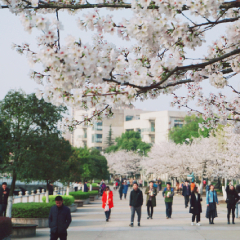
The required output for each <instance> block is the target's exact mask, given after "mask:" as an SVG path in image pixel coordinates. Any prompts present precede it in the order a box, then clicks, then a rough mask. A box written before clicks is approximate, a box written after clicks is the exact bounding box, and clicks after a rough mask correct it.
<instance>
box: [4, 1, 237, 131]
mask: <svg viewBox="0 0 240 240" xmlns="http://www.w3.org/2000/svg"><path fill="white" fill-rule="evenodd" d="M0 7H1V8H2V11H3V10H4V9H8V10H9V11H10V12H12V13H13V14H16V15H18V16H19V19H20V21H21V22H22V24H23V28H24V29H25V30H26V31H28V32H29V33H31V32H32V29H33V28H36V29H37V30H39V36H38V38H37V45H38V48H37V49H36V50H34V49H32V47H30V46H29V44H28V43H25V44H22V45H20V44H19V43H15V44H14V45H13V48H15V49H16V50H17V51H18V52H19V53H21V54H22V53H25V54H26V56H27V58H28V60H29V62H30V64H31V66H33V67H34V66H35V64H36V63H40V64H41V65H42V71H41V72H39V71H36V70H33V71H32V73H31V78H33V79H34V80H35V81H36V82H37V83H39V84H41V85H43V89H44V90H38V91H37V93H36V94H37V96H38V97H39V98H41V97H43V98H44V99H45V100H46V101H49V102H52V103H54V104H55V105H66V106H70V107H74V108H75V109H89V108H91V107H94V109H95V110H94V111H93V112H92V114H91V115H86V116H85V117H84V119H83V120H82V121H75V120H73V119H67V120H66V123H65V124H66V125H67V126H68V127H74V126H76V125H78V124H80V123H82V122H85V123H88V122H91V121H92V120H100V119H101V118H102V117H103V116H106V117H110V116H112V114H113V113H112V110H111V109H112V107H116V106H118V105H121V104H123V103H125V104H130V103H132V102H134V101H135V100H136V99H141V100H145V99H148V98H151V99H155V98H157V97H159V96H160V95H162V94H174V101H173V103H172V104H173V105H175V106H178V107H181V106H184V107H188V108H190V107H189V101H190V100H192V99H197V104H198V105H199V106H200V107H201V108H202V111H199V113H200V114H203V117H204V118H205V119H206V120H207V119H208V117H210V118H211V120H209V121H207V123H206V126H208V125H210V124H211V125H214V124H217V123H218V122H220V123H222V124H226V122H227V121H228V120H233V122H238V121H239V113H240V109H239V107H240V101H239V92H238V91H237V90H236V89H235V88H234V87H233V86H232V85H231V84H230V83H229V81H230V78H231V77H233V76H236V75H238V74H239V72H240V65H239V59H240V48H239V45H240V42H239V34H240V30H239V29H240V28H239V24H240V20H239V18H240V13H239V11H240V10H239V7H240V2H239V1H232V2H227V1H224V0H194V1H193V0H168V1H165V0H157V1H151V0H147V1H144V0H132V1H131V2H130V3H127V2H125V1H123V0H118V1H115V0H114V1H113V0H108V1H106V0H97V1H94V2H88V1H85V0H81V1H68V0H62V1H55V0H0ZM101 8H104V9H107V10H109V11H116V10H119V9H129V10H131V12H132V13H131V14H128V16H126V14H124V13H123V12H122V13H123V14H122V15H123V19H122V21H121V22H119V23H118V22H116V20H115V18H114V16H113V15H110V14H107V15H105V16H102V15H101V14H100V12H99V9H101ZM62 11H67V12H69V13H70V14H78V13H79V15H80V17H79V19H78V20H77V24H78V26H79V28H80V30H86V31H92V36H93V43H92V45H91V44H89V43H84V42H82V41H81V40H78V39H76V38H75V37H74V36H69V37H68V38H67V39H66V41H65V42H63V41H62V40H61V39H60V35H61V34H60V33H61V30H62V29H63V23H62V22H61V21H60V19H59V13H60V12H62ZM49 14H50V15H49ZM52 14H55V15H56V17H55V19H53V20H52V19H51V17H52ZM219 25H220V26H225V25H227V28H226V29H227V30H226V32H224V31H223V33H222V36H221V37H220V38H217V39H215V41H214V43H213V44H212V43H210V42H209V44H208V45H209V48H208V51H206V49H203V50H202V51H203V52H202V53H203V54H202V55H199V56H197V55H196V57H195V58H194V59H190V57H189V50H190V51H191V50H197V49H201V47H202V45H203V43H205V42H206V41H207V42H208V39H207V38H206V32H211V31H212V30H213V29H214V28H215V27H216V26H219ZM109 33H110V34H115V35H116V36H118V37H119V39H121V40H123V41H132V42H133V46H132V47H130V48H126V47H121V46H119V45H118V43H117V41H116V42H114V43H113V42H109V41H108V40H107V34H109ZM205 51H206V52H205ZM206 80H207V81H209V82H210V84H211V85H212V86H214V87H216V89H222V88H227V87H228V88H231V89H232V90H233V93H234V94H235V97H234V98H232V99H228V98H227V96H226V95H224V94H223V93H219V94H213V93H212V94H210V96H209V97H207V96H205V94H204V93H205V90H204V89H202V88H201V85H200V84H201V83H202V82H203V81H206ZM186 84H187V88H188V90H189V93H188V94H187V95H185V96H182V97H180V96H177V95H176V90H177V89H179V87H181V86H183V85H186ZM190 109H191V110H193V109H192V108H190ZM236 126H237V127H238V124H236Z"/></svg>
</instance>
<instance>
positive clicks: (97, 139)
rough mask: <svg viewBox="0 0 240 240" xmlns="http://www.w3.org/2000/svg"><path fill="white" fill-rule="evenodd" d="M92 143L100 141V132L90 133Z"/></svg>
mask: <svg viewBox="0 0 240 240" xmlns="http://www.w3.org/2000/svg"><path fill="white" fill-rule="evenodd" d="M92 143H102V134H92Z"/></svg>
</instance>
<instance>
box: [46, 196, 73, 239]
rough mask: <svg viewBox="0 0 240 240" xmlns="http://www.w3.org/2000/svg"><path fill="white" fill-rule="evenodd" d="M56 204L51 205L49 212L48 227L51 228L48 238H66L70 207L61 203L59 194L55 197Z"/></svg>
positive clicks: (69, 221) (69, 220)
mask: <svg viewBox="0 0 240 240" xmlns="http://www.w3.org/2000/svg"><path fill="white" fill-rule="evenodd" d="M55 202H56V205H55V206H53V207H52V208H51V210H50V214H49V227H50V229H51V239H50V240H57V239H58V238H60V240H66V239H67V229H68V227H69V225H70V223H71V221H72V219H71V214H70V209H69V208H68V207H66V206H65V205H63V199H62V197H61V196H57V197H56V198H55Z"/></svg>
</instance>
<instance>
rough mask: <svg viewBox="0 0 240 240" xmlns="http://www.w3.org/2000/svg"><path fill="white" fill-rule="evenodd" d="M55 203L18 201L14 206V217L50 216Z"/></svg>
mask: <svg viewBox="0 0 240 240" xmlns="http://www.w3.org/2000/svg"><path fill="white" fill-rule="evenodd" d="M52 206H54V203H16V204H13V207H12V217H13V218H48V216H49V212H50V209H51V207H52Z"/></svg>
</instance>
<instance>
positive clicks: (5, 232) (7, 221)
mask: <svg viewBox="0 0 240 240" xmlns="http://www.w3.org/2000/svg"><path fill="white" fill-rule="evenodd" d="M0 230H1V231H0V239H4V238H6V237H9V236H10V235H11V233H12V221H11V218H6V217H1V216H0Z"/></svg>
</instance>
